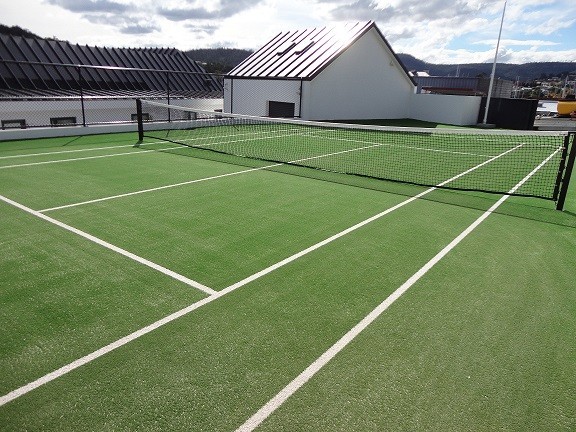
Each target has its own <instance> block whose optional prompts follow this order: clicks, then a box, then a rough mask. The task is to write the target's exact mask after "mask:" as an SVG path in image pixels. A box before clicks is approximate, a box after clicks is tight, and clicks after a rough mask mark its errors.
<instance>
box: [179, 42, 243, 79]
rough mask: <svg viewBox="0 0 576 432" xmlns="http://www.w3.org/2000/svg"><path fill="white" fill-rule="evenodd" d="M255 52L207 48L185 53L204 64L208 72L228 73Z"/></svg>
mask: <svg viewBox="0 0 576 432" xmlns="http://www.w3.org/2000/svg"><path fill="white" fill-rule="evenodd" d="M252 52H253V51H250V50H242V49H235V48H206V49H194V50H190V51H185V53H186V55H188V57H190V58H192V59H193V60H196V61H199V62H201V63H202V64H203V66H204V69H206V72H210V73H227V72H230V71H231V70H232V68H233V67H235V66H236V65H238V64H240V63H241V62H242V61H243V60H244V59H245V58H246V57H248V56H249V55H250V54H252Z"/></svg>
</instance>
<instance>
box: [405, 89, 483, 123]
mask: <svg viewBox="0 0 576 432" xmlns="http://www.w3.org/2000/svg"><path fill="white" fill-rule="evenodd" d="M481 101H482V98H481V97H480V96H454V95H440V94H413V95H412V98H411V100H410V108H411V109H410V114H409V116H408V117H410V118H412V119H415V120H424V121H429V122H436V123H445V124H451V125H458V126H469V125H475V124H476V123H478V112H479V110H480V102H481Z"/></svg>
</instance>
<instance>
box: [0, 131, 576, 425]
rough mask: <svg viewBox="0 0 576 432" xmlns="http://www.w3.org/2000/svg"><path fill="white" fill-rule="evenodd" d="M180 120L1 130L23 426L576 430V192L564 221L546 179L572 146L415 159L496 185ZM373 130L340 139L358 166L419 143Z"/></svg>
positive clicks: (11, 396) (4, 317) (2, 416)
mask: <svg viewBox="0 0 576 432" xmlns="http://www.w3.org/2000/svg"><path fill="white" fill-rule="evenodd" d="M211 126H212V125H211ZM225 128H228V129H233V130H235V133H236V134H238V133H245V131H244V130H242V128H241V127H240V125H239V124H236V123H234V124H227V125H226V126H225V127H224V128H221V129H222V130H223V135H229V132H226V129H225ZM209 129H210V130H212V131H213V130H215V128H214V127H211V128H209ZM182 133H183V132H181V131H174V130H169V131H166V130H165V131H153V130H151V131H148V132H147V133H146V135H147V136H146V137H144V139H143V140H142V141H139V140H138V137H137V135H136V134H109V135H98V136H82V137H73V138H70V137H68V138H53V139H39V140H27V141H11V142H2V143H0V220H1V221H2V224H1V230H0V245H1V248H2V256H1V258H0V274H1V275H2V276H1V280H2V284H1V290H0V295H1V306H2V307H1V315H0V316H1V319H0V323H1V326H0V332H1V337H0V344H1V350H0V366H1V367H0V370H2V374H1V376H2V378H1V380H0V387H1V390H0V425H2V427H1V429H2V430H6V431H21V430H58V431H64V430H70V431H94V430H99V431H100V430H171V431H175V430H185V431H236V430H242V431H248V430H258V431H328V430H334V431H336V430H337V431H383V430H394V431H396V430H398V431H399V430H406V431H408V430H410V431H414V430H442V431H463V430H469V431H493V430H513V431H526V430H547V431H563V430H566V431H567V430H574V428H576V399H575V398H574V394H575V389H576V375H575V374H574V370H576V339H575V338H574V334H575V332H576V290H575V289H574V287H575V286H576V277H575V275H576V270H575V269H576V182H574V181H573V182H572V184H571V185H570V187H569V189H568V193H567V195H566V201H565V204H564V210H563V211H558V210H555V208H554V207H555V202H554V201H553V200H552V199H550V197H551V196H553V195H555V194H556V193H557V191H556V190H555V185H554V181H555V180H556V179H555V177H556V175H557V171H558V169H557V168H555V169H554V170H552V173H554V174H553V175H550V173H547V172H546V170H547V168H548V166H549V165H553V164H557V165H558V166H563V164H564V162H562V161H561V154H562V151H561V150H562V148H561V147H558V148H555V147H554V146H553V145H551V144H550V143H548V142H546V143H541V142H539V143H537V144H536V145H535V147H537V148H538V149H541V148H543V149H544V150H545V151H544V153H542V154H540V153H537V154H535V153H534V152H531V153H530V154H529V156H527V157H522V158H521V161H522V164H523V166H522V167H519V166H516V165H515V166H514V167H513V168H510V167H511V165H509V164H505V163H503V162H502V161H503V160H504V159H505V158H507V157H508V153H506V152H516V150H518V153H520V152H524V150H525V148H526V147H527V146H526V145H525V146H524V147H522V148H519V147H518V143H517V141H513V142H512V141H511V142H507V141H506V139H500V140H499V142H500V143H501V145H500V147H495V148H492V149H491V150H493V151H492V152H491V153H490V154H482V157H479V156H478V155H480V154H481V153H480V150H481V149H480V148H479V147H476V145H477V144H476V143H472V144H470V147H469V150H470V149H471V150H473V151H471V152H468V153H473V155H470V154H468V155H466V160H465V162H464V165H466V168H462V169H460V168H458V169H455V171H454V172H446V173H445V175H444V177H442V178H439V177H438V176H440V177H441V175H440V174H439V173H438V172H437V171H436V169H435V167H436V166H438V164H439V163H440V162H439V161H441V160H443V158H439V156H438V154H436V153H434V154H433V155H431V153H433V152H432V151H430V149H426V150H423V149H422V148H421V145H420V144H419V145H418V146H415V145H413V146H411V148H409V149H408V151H409V152H414V151H416V150H417V149H420V151H419V152H418V153H419V154H422V153H423V152H424V153H426V156H420V158H421V160H422V161H423V162H424V163H425V162H426V160H427V159H426V158H428V157H429V158H430V159H428V161H429V166H430V171H431V172H432V171H433V172H434V173H433V174H434V175H433V176H432V179H431V180H430V182H432V183H433V184H434V185H438V184H441V183H442V182H448V181H454V182H455V183H456V186H457V187H461V188H462V189H469V188H470V184H469V183H467V180H466V177H467V176H468V175H469V174H470V175H474V176H476V175H477V174H478V175H479V173H480V172H481V171H483V170H485V169H486V167H487V166H491V167H498V168H497V171H494V172H496V173H497V174H492V173H491V171H485V173H484V175H479V177H478V178H479V179H481V180H479V181H480V183H478V184H480V186H477V187H478V188H479V189H481V190H485V191H484V192H481V191H467V190H451V189H449V190H448V189H443V188H442V187H440V188H436V187H429V186H424V185H421V184H416V183H426V182H425V181H422V182H421V181H419V180H418V181H413V180H412V179H411V180H409V181H408V183H402V182H398V181H385V180H380V179H377V178H374V177H377V176H380V175H381V174H380V173H377V174H376V175H374V173H373V172H370V173H369V174H368V175H365V176H364V175H350V174H343V173H341V172H335V171H336V170H331V169H330V167H327V166H325V165H322V166H320V167H318V166H313V167H310V166H308V165H307V164H308V162H306V164H302V163H300V162H301V161H302V160H303V159H307V160H312V158H314V160H319V159H318V154H316V153H313V152H312V153H310V149H309V148H304V149H303V150H302V151H303V152H304V153H306V152H308V153H307V154H305V155H304V156H296V157H295V156H293V155H292V153H290V154H289V155H287V156H286V157H285V158H287V159H289V161H286V162H293V161H295V160H297V161H298V163H296V164H286V163H283V162H270V161H275V160H276V159H275V156H270V155H268V154H260V153H259V154H250V155H248V156H250V158H245V157H239V154H237V153H238V151H236V150H234V151H232V150H230V151H229V150H226V151H225V152H223V151H220V150H219V151H207V150H205V149H202V148H191V147H189V146H188V144H186V145H181V143H180V144H178V143H175V142H174V140H176V139H180V140H187V139H189V135H187V137H184V138H183V137H182V136H181V134H182ZM187 133H189V134H196V135H199V136H201V135H202V134H203V133H204V129H202V130H201V131H200V130H197V129H196V128H191V129H189V130H188V132H187ZM273 134H274V135H275V136H276V137H277V136H278V132H277V131H276V132H274V133H273ZM290 134H291V135H292V136H293V135H297V137H298V136H301V132H297V133H294V131H290ZM311 135H316V136H317V135H318V133H313V134H311ZM375 136H379V135H378V134H376V135H374V136H367V135H363V137H366V138H362V140H363V142H358V139H357V138H354V139H351V138H350V137H345V138H343V139H341V140H340V142H336V141H338V140H336V139H334V137H329V138H328V139H326V138H325V137H324V138H323V140H326V141H329V142H330V143H331V144H330V145H332V146H333V148H331V149H330V150H329V152H330V153H331V154H334V156H335V158H336V159H338V160H339V161H340V159H342V158H344V153H343V152H344V151H345V152H347V153H350V148H349V147H346V149H345V150H343V149H342V148H341V147H339V144H340V143H342V142H344V140H345V141H346V145H348V146H349V145H352V148H353V149H359V148H363V149H364V148H365V147H369V146H375V145H376V144H377V145H378V146H379V147H386V149H387V150H389V149H390V148H393V147H394V146H396V145H398V144H397V143H396V142H392V144H391V143H390V142H388V141H386V142H385V143H384V144H382V142H380V141H378V142H377V143H376V144H374V143H375V142H376V141H375V140H376V139H377V138H375ZM167 139H168V140H170V141H166V140H167ZM526 139H527V138H526ZM218 140H219V141H218V142H221V138H218ZM233 140H234V143H237V142H238V137H237V136H236V137H235V138H234V139H233ZM258 141H262V140H260V139H258ZM351 141H352V144H350V142H351ZM442 142H443V143H444V145H448V144H450V142H449V141H447V140H443V141H442ZM447 142H448V144H446V143H447ZM468 142H472V141H471V140H468ZM522 142H524V140H522ZM560 142H572V141H570V140H569V141H560ZM203 145H209V146H211V147H213V146H214V141H212V142H211V143H209V144H203ZM234 145H235V144H234ZM271 145H272V146H278V147H282V146H284V145H285V142H276V141H274V140H272V141H271ZM433 145H434V146H435V147H434V148H435V149H437V150H441V151H442V152H446V151H449V152H451V153H456V151H455V150H454V149H452V148H451V149H448V150H447V149H446V148H443V147H442V148H441V147H438V146H439V145H441V144H433ZM572 145H574V144H572ZM244 148H246V147H244ZM558 149H560V150H558ZM367 150H368V151H369V152H372V151H374V148H368V149H367ZM566 150H568V149H566ZM243 151H244V150H243ZM266 151H268V150H266ZM322 152H323V154H326V153H327V151H326V150H322ZM458 152H460V150H458ZM277 153H278V151H276V150H275V154H277ZM336 153H337V154H336ZM354 153H358V152H356V151H355V152H354ZM504 153H506V154H505V155H503V154H504ZM567 153H568V152H567V151H566V154H567ZM369 154H370V155H372V153H369ZM397 155H398V154H397V153H396V156H394V155H390V156H389V157H390V158H394V157H397ZM375 157H376V156H370V157H369V158H368V159H369V160H373V159H374V158H375ZM398 157H399V156H398ZM458 157H460V156H458ZM486 161H489V162H486ZM492 162H493V163H492ZM322 163H324V162H322ZM326 163H327V162H326ZM339 163H340V162H339ZM356 165H366V163H362V162H358V160H355V161H353V163H352V165H351V166H352V167H354V166H356ZM476 166H478V168H475V167H476ZM472 168H474V169H472ZM376 169H377V168H376V167H375V168H374V170H376ZM347 170H348V168H347ZM411 170H412V171H413V172H414V173H415V174H420V173H421V172H422V171H423V168H421V167H419V168H414V167H412V169H411ZM504 172H508V173H509V174H510V175H509V176H508V177H509V179H510V178H513V179H515V180H514V181H512V182H511V184H510V185H508V183H507V182H503V181H502V176H503V174H502V173H504ZM487 177H488V178H490V177H492V179H493V180H496V183H497V184H502V187H506V188H507V189H506V191H505V192H510V193H511V194H512V195H514V196H508V195H504V194H502V193H500V194H499V193H495V191H493V190H488V189H490V188H491V187H492V186H490V187H489V186H487V184H488V183H482V182H484V181H486V178H487ZM509 179H508V181H509ZM392 180H394V179H392ZM550 182H552V185H550ZM490 184H492V183H490ZM475 187H476V186H475ZM488 192H490V193H488ZM523 193H524V194H526V195H528V196H515V195H518V194H523ZM539 195H543V196H542V197H541V198H544V199H541V198H535V197H534V196H539Z"/></svg>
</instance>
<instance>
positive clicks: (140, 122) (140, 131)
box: [136, 99, 144, 143]
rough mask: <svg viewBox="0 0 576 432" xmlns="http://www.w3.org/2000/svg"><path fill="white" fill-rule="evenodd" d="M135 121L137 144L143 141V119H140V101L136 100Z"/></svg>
mask: <svg viewBox="0 0 576 432" xmlns="http://www.w3.org/2000/svg"><path fill="white" fill-rule="evenodd" d="M136 119H137V121H138V143H141V142H142V141H143V140H144V119H143V118H142V100H141V99H136Z"/></svg>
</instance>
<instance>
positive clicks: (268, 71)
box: [226, 21, 416, 85]
mask: <svg viewBox="0 0 576 432" xmlns="http://www.w3.org/2000/svg"><path fill="white" fill-rule="evenodd" d="M372 29H375V30H376V32H377V33H378V35H379V37H381V38H382V41H383V42H384V44H385V45H386V47H387V48H388V49H389V50H390V53H391V54H392V55H393V56H394V57H396V59H397V60H398V63H399V64H400V65H401V66H402V67H403V68H404V72H405V73H406V76H407V77H408V78H409V79H410V80H411V81H412V82H413V83H414V80H412V78H411V77H410V75H409V74H408V71H407V70H406V68H405V67H404V65H403V64H402V62H401V61H400V59H399V58H398V57H397V56H396V54H395V53H394V51H393V50H392V47H391V46H390V44H389V43H388V42H387V41H386V38H384V35H383V34H382V33H381V32H380V30H379V29H378V27H377V26H376V23H374V21H368V22H365V23H355V24H345V25H341V26H333V27H321V28H313V29H305V30H296V31H287V32H282V33H279V34H277V35H276V36H275V37H274V38H272V40H270V41H269V42H268V43H267V44H266V45H264V46H263V47H262V48H260V49H259V50H257V51H255V52H254V53H253V54H252V55H250V57H248V58H247V59H246V60H244V61H243V62H242V63H240V64H239V65H238V66H236V67H235V68H234V69H232V71H230V73H228V74H227V75H226V76H227V77H231V78H235V77H238V78H240V77H242V78H284V79H291V78H298V79H305V80H311V79H313V78H315V77H316V76H317V75H318V74H319V73H320V72H322V71H323V70H324V69H325V68H326V67H327V66H328V65H330V64H331V63H332V62H333V61H334V60H335V59H336V58H338V56H340V54H342V53H343V52H344V51H346V49H348V47H350V46H351V45H352V44H354V42H356V41H357V40H358V39H360V38H361V37H362V36H363V35H364V34H366V33H367V32H368V31H370V30H372ZM414 85H416V84H415V83H414Z"/></svg>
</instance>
